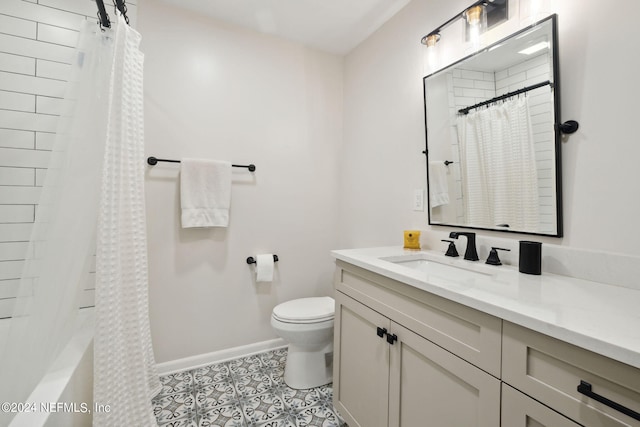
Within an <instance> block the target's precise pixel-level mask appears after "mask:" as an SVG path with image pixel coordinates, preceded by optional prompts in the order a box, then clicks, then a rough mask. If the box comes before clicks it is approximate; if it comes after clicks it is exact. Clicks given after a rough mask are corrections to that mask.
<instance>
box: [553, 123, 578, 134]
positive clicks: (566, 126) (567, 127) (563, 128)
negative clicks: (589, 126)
mask: <svg viewBox="0 0 640 427" xmlns="http://www.w3.org/2000/svg"><path fill="white" fill-rule="evenodd" d="M558 127H559V128H560V132H562V133H564V134H569V133H574V132H575V131H577V130H578V128H579V127H580V124H579V123H578V122H576V121H575V120H567V121H566V122H564V123H562V124H561V125H559V126H558Z"/></svg>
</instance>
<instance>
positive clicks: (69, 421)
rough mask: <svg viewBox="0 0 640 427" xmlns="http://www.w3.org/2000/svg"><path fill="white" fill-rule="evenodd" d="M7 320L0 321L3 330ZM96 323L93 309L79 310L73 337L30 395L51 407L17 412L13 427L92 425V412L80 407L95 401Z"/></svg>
mask: <svg viewBox="0 0 640 427" xmlns="http://www.w3.org/2000/svg"><path fill="white" fill-rule="evenodd" d="M8 323H9V322H7V321H1V322H0V332H1V329H2V328H6V327H7V324H8ZM93 326H94V312H93V309H92V308H89V309H83V310H80V315H79V318H78V326H77V329H76V332H75V333H74V335H73V337H72V338H71V341H70V342H69V344H68V345H67V346H66V347H65V349H64V350H63V351H62V353H60V356H58V358H57V359H56V361H55V362H54V363H53V365H52V368H51V369H50V370H49V372H48V373H47V374H46V375H45V376H44V378H42V380H41V381H40V383H39V384H38V386H37V387H36V389H35V390H34V391H33V393H31V396H29V398H28V399H27V402H28V403H29V404H32V403H33V404H35V405H36V407H38V408H43V409H46V408H49V409H51V410H50V411H38V412H22V413H18V414H17V415H16V416H15V417H14V419H13V420H12V421H11V424H10V427H41V426H48V427H80V426H91V423H92V416H91V414H90V413H88V412H86V413H82V411H81V410H78V409H82V407H81V404H85V405H87V406H88V408H91V407H92V405H93V345H92V344H93ZM1 335H2V334H0V336H1ZM57 402H60V403H61V404H60V405H56V403H57ZM65 404H66V405H65ZM74 404H75V405H74ZM74 411H75V412H74Z"/></svg>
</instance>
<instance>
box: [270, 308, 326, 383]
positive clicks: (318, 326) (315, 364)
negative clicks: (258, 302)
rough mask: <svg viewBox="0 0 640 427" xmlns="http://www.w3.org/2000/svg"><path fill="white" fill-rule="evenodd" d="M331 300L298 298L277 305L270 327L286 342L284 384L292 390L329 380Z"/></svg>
mask: <svg viewBox="0 0 640 427" xmlns="http://www.w3.org/2000/svg"><path fill="white" fill-rule="evenodd" d="M334 312H335V301H334V300H333V298H331V297H314V298H300V299H295V300H291V301H287V302H283V303H282V304H279V305H277V306H276V307H275V308H274V309H273V313H272V314H271V326H273V329H275V331H276V333H277V334H278V335H279V336H280V337H281V338H283V339H284V340H285V341H287V342H288V343H289V351H288V354H287V362H286V365H285V369H284V382H285V383H286V384H287V385H288V386H289V387H291V388H294V389H307V388H313V387H318V386H321V385H325V384H329V383H330V382H331V381H332V380H333V317H334Z"/></svg>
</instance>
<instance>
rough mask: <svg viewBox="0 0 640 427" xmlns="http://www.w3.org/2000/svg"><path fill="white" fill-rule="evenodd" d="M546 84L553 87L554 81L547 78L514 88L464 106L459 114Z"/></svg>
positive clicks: (467, 112)
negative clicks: (502, 93) (544, 80)
mask: <svg viewBox="0 0 640 427" xmlns="http://www.w3.org/2000/svg"><path fill="white" fill-rule="evenodd" d="M546 85H550V86H551V88H552V89H553V83H551V82H550V81H549V80H547V81H546V82H542V83H536V84H534V85H531V86H527V87H523V88H522V89H518V90H514V91H513V92H509V93H505V94H504V95H500V96H496V97H495V98H491V99H489V100H487V101H483V102H479V103H477V104H475V105H472V106H470V107H465V108H463V109H461V110H458V114H469V110H473V109H475V108H479V107H483V106H485V105H489V104H493V103H494V102H497V101H501V100H503V99H507V98H511V97H512V96H516V95H519V94H521V93H524V92H529V91H530V90H533V89H538V88H539V87H543V86H546Z"/></svg>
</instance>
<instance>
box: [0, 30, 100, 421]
mask: <svg viewBox="0 0 640 427" xmlns="http://www.w3.org/2000/svg"><path fill="white" fill-rule="evenodd" d="M106 45H107V43H106V39H105V38H104V37H103V36H102V34H101V33H100V30H99V29H97V31H96V28H95V24H89V23H88V22H85V25H84V28H83V30H82V32H81V34H80V38H79V42H78V48H77V50H76V55H75V56H74V59H75V60H74V62H73V64H72V72H71V75H70V78H69V83H68V86H67V92H66V95H65V99H64V103H63V113H62V114H61V116H60V119H59V124H58V129H57V132H56V139H55V142H54V145H53V148H52V152H51V157H50V161H49V165H48V169H47V174H46V179H45V181H44V184H43V187H42V189H41V194H40V199H39V202H38V205H37V209H36V218H35V222H34V224H33V229H32V232H31V240H30V242H29V246H28V250H27V252H26V254H25V261H24V268H23V272H22V277H21V279H20V283H19V289H18V294H17V298H16V301H15V306H14V310H13V317H12V318H11V319H10V320H8V322H9V324H10V326H9V329H8V334H7V335H6V336H4V337H3V339H2V346H1V347H0V402H24V401H26V399H27V397H28V396H29V395H30V393H31V392H32V391H33V389H34V388H35V386H36V385H37V384H38V383H39V381H40V380H41V379H42V377H43V376H44V374H45V373H46V372H47V370H48V369H49V367H50V365H51V363H52V362H53V361H54V360H55V358H56V357H57V355H58V354H59V353H60V351H61V350H62V349H63V348H64V347H65V345H66V344H67V342H68V341H69V338H70V337H71V335H72V333H73V330H74V327H75V323H76V315H77V313H78V307H79V304H80V301H79V296H80V294H81V292H82V289H83V288H84V287H85V285H87V283H88V282H89V281H92V280H93V276H92V275H90V273H89V272H90V268H91V264H92V258H93V255H94V253H95V236H96V219H97V215H98V198H99V187H100V175H101V174H100V170H101V166H102V157H103V152H104V138H100V137H99V136H100V135H104V134H105V132H106V121H105V117H106V111H107V105H106V99H107V90H108V87H109V86H108V83H109V75H110V73H111V69H110V68H111V67H110V64H111V63H112V52H111V50H110V49H108V48H105V46H106ZM87 287H89V288H93V286H92V285H91V286H87ZM13 415H15V414H13V413H7V412H0V425H2V426H5V425H9V420H10V419H11V418H12V417H13Z"/></svg>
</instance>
